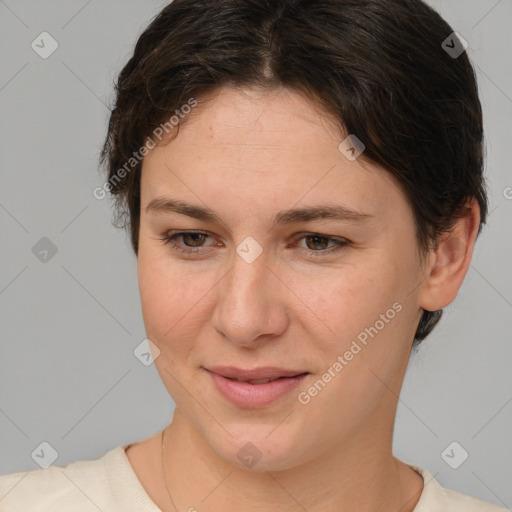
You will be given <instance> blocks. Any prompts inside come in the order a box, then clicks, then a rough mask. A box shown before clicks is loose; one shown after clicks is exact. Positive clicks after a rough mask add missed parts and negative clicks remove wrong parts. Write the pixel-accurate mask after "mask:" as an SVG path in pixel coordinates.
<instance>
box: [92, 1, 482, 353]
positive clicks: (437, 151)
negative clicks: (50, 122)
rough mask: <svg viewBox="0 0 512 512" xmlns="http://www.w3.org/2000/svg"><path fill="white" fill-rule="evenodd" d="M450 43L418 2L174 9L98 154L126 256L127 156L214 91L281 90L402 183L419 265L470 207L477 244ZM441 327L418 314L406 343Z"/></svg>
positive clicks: (478, 141)
mask: <svg viewBox="0 0 512 512" xmlns="http://www.w3.org/2000/svg"><path fill="white" fill-rule="evenodd" d="M452 32H453V30H452V28H451V27H450V26H449V25H448V24H447V23H446V22H445V21H444V20H443V19H442V18H441V17H440V16H439V14H438V13H437V12H436V11H434V10H433V9H432V8H430V7H429V6H427V5H426V4H425V3H423V2H422V1H421V0H174V1H173V2H172V3H170V4H169V5H167V6H166V7H165V8H164V9H163V10H162V11H161V12H160V13H159V14H158V15H157V16H156V17H155V19H154V20H153V21H152V22H151V24H150V25H149V26H148V27H147V28H146V30H145V31H144V32H143V33H142V35H141V36H140V37H139V39H138V41H137V44H136V46H135V50H134V53H133V56H132V57H131V58H130V59H129V61H128V62H127V64H126V65H125V66H124V68H123V69H122V71H121V73H120V74H119V77H118V80H117V83H116V84H115V92H116V98H115V105H114V108H113V110H112V113H111V117H110V121H109V126H108V134H107V137H106V140H105V143H104V146H103V149H102V153H101V163H102V164H104V165H105V164H106V170H107V174H108V181H107V183H108V191H109V192H110V193H111V194H112V197H113V198H114V199H115V203H116V222H117V223H119V220H121V221H122V224H121V225H120V226H118V227H124V228H127V227H129V229H130V233H131V243H132V247H133V250H134V251H135V254H138V235H139V221H140V171H141V162H140V161H138V160H137V161H134V160H133V155H134V154H135V153H136V152H138V151H139V150H140V148H141V146H143V145H144V144H145V143H146V141H147V140H149V139H148V137H151V135H152V134H153V133H154V130H155V128H156V127H158V126H159V125H161V124H162V123H165V122H168V120H169V117H170V116H171V115H173V113H174V112H175V111H176V110H179V109H180V108H181V107H182V105H185V104H187V102H189V101H190V98H198V99H201V97H205V96H206V95H207V94H208V93H211V92H215V91H216V90H218V89H219V88H220V87H222V86H225V85H231V86H235V87H258V88H262V89H266V90H272V89H273V88H276V87H280V86H284V87H287V88H290V89H292V90H294V91H296V92H300V93H303V94H305V95H307V96H308V97H309V98H312V99H313V100H314V101H316V102H317V103H318V105H319V106H323V107H324V108H325V110H326V111H327V112H329V113H330V114H331V115H332V116H333V117H334V119H336V120H337V121H338V122H339V124H340V127H342V129H344V131H345V132H346V133H350V134H355V135H356V136H357V137H358V138H359V139H360V140H361V141H363V143H364V144H365V146H366V148H365V151H364V153H363V156H364V158H367V159H368V160H370V161H372V162H374V163H376V164H378V165H380V166H382V167H384V168H385V169H386V170H387V171H388V172H390V173H392V174H393V175H394V176H395V177H396V178H397V179H398V181H399V182H400V184H401V186H402V187H403V190H404V193H405V195H406V197H407V200H408V202H409V204H410V206H411V209H412V212H413V215H414V221H415V225H416V233H417V241H418V247H419V249H420V252H421V254H422V255H424V254H426V251H428V250H429V249H431V248H432V247H435V245H436V243H437V241H438V240H439V236H440V235H442V234H443V233H445V232H447V231H449V230H450V229H451V228H452V227H453V224H454V222H455V221H456V220H457V218H458V216H459V215H460V214H461V213H462V212H463V209H464V205H465V203H466V201H467V200H468V199H470V198H476V199H477V201H478V204H479V206H480V214H481V220H480V226H479V231H478V233H480V231H481V229H482V225H483V224H484V223H485V220H486V217H487V209H488V205H487V196H486V184H485V181H484V177H483V128H482V112H481V105H480V101H479V98H478V90H477V83H476V78H475V73H474V70H473V68H472V66H471V63H470V61H469V59H468V56H467V54H466V53H465V52H463V53H462V54H461V55H459V56H457V57H456V58H455V57H454V56H453V55H450V54H449V53H448V52H447V51H446V50H445V48H443V47H442V43H443V41H445V40H446V39H447V38H448V37H449V36H450V34H452ZM451 44H452V45H453V44H454V43H453V42H452V43H451ZM180 117H182V116H180ZM185 119H186V117H185ZM182 122H183V121H181V120H180V123H182ZM176 132H177V130H176ZM152 138H154V136H153V137H152ZM130 159H132V160H131V166H132V168H130V169H128V168H127V166H126V164H127V162H128V161H130ZM123 166H124V167H123ZM123 168H124V170H125V172H120V170H121V169H123ZM127 169H128V171H127ZM120 176H121V177H120ZM441 315H442V310H438V311H425V310H424V311H423V314H422V318H421V320H420V322H419V325H418V328H417V331H416V334H415V344H417V343H419V342H420V341H421V340H423V339H424V338H425V337H426V336H427V335H428V334H429V333H430V332H431V330H432V329H433V328H434V326H435V325H436V324H437V322H438V321H439V320H440V318H441Z"/></svg>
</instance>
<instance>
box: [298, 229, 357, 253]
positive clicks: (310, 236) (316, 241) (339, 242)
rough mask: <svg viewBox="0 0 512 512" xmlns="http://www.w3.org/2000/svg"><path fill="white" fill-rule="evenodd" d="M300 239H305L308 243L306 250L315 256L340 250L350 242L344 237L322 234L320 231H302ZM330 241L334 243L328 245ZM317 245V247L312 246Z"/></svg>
mask: <svg viewBox="0 0 512 512" xmlns="http://www.w3.org/2000/svg"><path fill="white" fill-rule="evenodd" d="M298 240H304V241H305V243H306V251H307V252H308V253H309V254H311V255H312V256H315V257H316V256H323V255H326V254H332V253H334V252H337V251H340V250H341V249H343V248H344V247H345V246H346V245H348V244H349V242H348V240H345V239H343V238H335V237H332V236H327V235H322V234H320V233H302V234H301V236H300V237H299V238H298ZM329 242H331V243H332V244H333V245H331V246H330V247H327V246H328V244H329ZM315 246H316V247H317V249H311V248H310V247H315ZM318 247H319V249H318Z"/></svg>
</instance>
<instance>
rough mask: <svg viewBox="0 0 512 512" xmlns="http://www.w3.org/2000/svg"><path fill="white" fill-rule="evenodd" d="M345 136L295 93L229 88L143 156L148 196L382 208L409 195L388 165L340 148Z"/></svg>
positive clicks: (248, 204) (246, 204)
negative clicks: (355, 156) (349, 156)
mask: <svg viewBox="0 0 512 512" xmlns="http://www.w3.org/2000/svg"><path fill="white" fill-rule="evenodd" d="M346 136H347V134H345V133H343V130H342V128H340V126H339V125H338V124H337V123H336V120H335V119H333V118H332V117H330V116H329V115H328V114H327V113H326V112H325V111H323V110H321V109H320V108H319V106H318V105H317V104H315V103H314V102H312V101H311V100H309V99H308V98H306V97H304V96H303V95H301V94H298V93H296V92H293V91H290V90H287V89H280V90H278V91H272V92H270V93H263V92H261V91H256V90H252V89H251V90H250V89H244V90H238V89H233V88H223V89H221V90H219V91H217V92H216V94H215V95H214V96H213V97H211V98H208V100H207V101H205V102H204V103H201V102H200V103H199V105H198V106H197V107H195V109H194V110H193V111H192V112H191V113H190V115H189V117H188V118H187V119H186V120H185V122H184V123H183V125H181V126H180V127H179V132H178V134H177V135H176V136H175V138H174V139H173V140H171V142H170V143H169V144H166V145H160V146H157V147H156V148H155V149H153V150H152V151H151V152H150V154H148V155H147V156H146V157H145V159H144V162H143V172H142V196H143V200H144V201H145V204H146V206H147V204H148V203H149V201H151V200H153V199H155V197H157V196H162V195H164V196H165V195H169V194H172V196H173V197H176V196H177V195H178V196H180V197H183V198H184V199H185V198H186V199H193V200H194V202H195V203H197V202H198V201H197V200H198V198H199V199H201V200H202V201H203V202H205V203H207V204H208V205H209V206H212V202H213V203H214V206H216V207H220V208H222V206H226V207H227V206H228V205H232V206H233V207H234V208H235V212H236V211H238V212H239V213H241V212H242V211H244V210H246V209H247V210H249V209H250V210H252V211H254V209H257V208H263V209H266V210H268V209H269V208H272V209H275V210H276V211H277V210H280V209H281V207H283V206H291V205H293V204H295V203H298V202H301V203H304V204H306V203H308V204H309V203H311V202H315V201H322V202H329V203H333V204H334V203H336V202H339V203H341V204H344V205H345V206H348V207H349V208H350V207H351V208H352V209H354V210H359V211H361V210H362V211H367V212H369V213H379V210H382V209H383V208H384V207H385V204H384V203H386V204H388V205H389V204H390V201H389V200H390V199H391V200H393V196H396V197H395V198H394V199H395V204H396V200H402V201H403V200H404V198H403V195H402V192H401V190H400V188H399V186H398V184H397V182H396V181H395V179H394V178H393V177H392V176H391V175H390V174H389V173H387V171H385V170H384V169H381V168H379V167H378V166H376V165H372V164H371V163H369V162H367V161H363V159H362V158H358V159H356V160H355V161H350V160H349V159H347V158H346V156H344V154H343V153H342V152H340V150H339V144H340V142H342V141H343V140H344V139H345V138H346ZM391 204H393V201H391ZM216 209H217V208H216ZM380 213H382V211H380Z"/></svg>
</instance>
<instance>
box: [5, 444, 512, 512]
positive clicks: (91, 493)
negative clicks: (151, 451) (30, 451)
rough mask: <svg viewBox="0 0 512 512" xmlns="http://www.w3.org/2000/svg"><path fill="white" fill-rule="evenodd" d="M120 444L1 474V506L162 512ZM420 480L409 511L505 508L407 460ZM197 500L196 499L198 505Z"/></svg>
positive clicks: (26, 511) (11, 510)
mask: <svg viewBox="0 0 512 512" xmlns="http://www.w3.org/2000/svg"><path fill="white" fill-rule="evenodd" d="M127 446H128V444H123V445H120V446H118V447H116V448H114V449H112V450H110V451H109V452H107V453H105V454H104V455H102V456H101V457H98V458H96V459H90V460H82V461H77V462H72V463H70V464H68V465H67V466H66V467H65V468H62V467H59V466H50V467H48V468H46V469H42V468H41V469H33V470H29V471H21V472H18V473H10V474H8V475H4V476H0V512H98V511H99V510H100V511H103V512H161V510H160V509H159V508H158V507H157V506H156V505H155V503H154V502H153V501H152V500H151V498H150V497H149V496H148V494H147V493H146V491H145V489H144V487H142V484H141V483H140V481H139V479H138V478H137V475H136V474H135V472H134V470H133V468H132V465H131V463H130V461H129V459H128V457H127V455H126V453H125V451H124V450H125V448H126V447H127ZM410 467H411V468H412V469H414V470H415V471H416V472H417V473H419V474H420V475H421V476H422V477H423V480H424V482H425V484H424V488H423V492H422V494H421V497H420V499H419V501H418V504H417V505H416V508H415V509H414V512H506V509H503V508H500V507H497V506H496V505H491V504H490V503H486V502H484V501H481V500H478V499H476V498H473V497H471V496H468V495H466V494H462V493H460V492H457V491H452V490H448V489H444V488H443V487H441V485H440V484H439V483H438V482H437V481H436V480H435V479H434V478H433V476H432V475H431V474H430V472H429V471H427V470H426V469H422V468H419V467H417V466H412V465H411V466H410ZM199 505H200V504H197V506H198V510H200V506H199Z"/></svg>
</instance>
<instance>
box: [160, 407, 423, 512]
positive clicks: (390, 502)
mask: <svg viewBox="0 0 512 512" xmlns="http://www.w3.org/2000/svg"><path fill="white" fill-rule="evenodd" d="M381 420H382V417H381ZM391 423H392V422H391ZM368 424H369V425H375V424H376V422H371V421H369V422H368ZM378 429H380V430H381V431H380V432H379V433H378V434H377V433H376V432H373V435H372V431H375V430H378ZM387 430H389V431H388V435H387V436H383V435H382V425H378V424H377V427H376V426H372V427H370V428H369V429H366V430H359V431H358V432H357V434H356V435H354V436H352V437H351V438H350V440H349V441H348V442H347V443H345V444H343V445H339V446H333V447H331V448H330V449H329V451H328V453H321V454H318V456H317V457H316V458H315V459H313V460H310V461H308V462H307V463H304V464H301V465H298V466H294V467H292V468H290V469H286V470H280V471H256V470H253V469H245V468H240V467H239V466H235V465H232V464H231V463H230V462H229V461H227V460H226V459H224V458H222V457H220V456H219V455H218V454H217V453H216V452H214V451H213V450H212V448H211V447H210V446H209V444H208V443H207V442H206V440H205V439H204V438H203V436H202V435H201V433H200V432H198V431H197V430H196V429H195V428H194V427H193V425H191V424H190V423H189V422H188V420H187V419H186V418H185V416H183V415H182V414H181V412H180V411H179V410H178V409H176V410H175V413H174V417H173V420H172V422H171V424H170V425H169V427H167V429H166V431H165V455H164V456H165V471H166V480H167V482H168V485H169V490H170V493H171V495H172V499H173V501H174V505H175V507H176V509H177V510H186V511H189V510H190V511H194V510H196V511H200V512H209V511H210V510H211V511H214V510H219V509H221V510H224V511H226V512H230V511H235V510H239V509H242V510H251V511H253V510H254V511H258V512H270V511H272V512H273V511H275V510H282V511H289V512H296V511H297V512H298V511H303V510H308V512H317V511H318V512H319V511H322V512H324V511H326V510H336V511H337V512H348V511H349V510H350V511H353V510H358V511H359V512H366V511H368V512H369V511H374V510H376V509H378V510H381V511H396V510H401V512H410V511H412V510H413V509H414V507H415V505H416V503H417V501H418V499H419V496H420V493H421V490H422V487H423V481H422V479H421V477H420V476H419V475H417V474H416V473H414V471H413V470H412V469H411V468H409V467H408V466H406V465H405V464H404V463H402V462H400V461H398V460H397V459H396V458H394V457H393V455H392V453H391V448H390V447H391V439H388V438H389V437H390V436H392V424H391V425H390V428H388V429H387ZM376 439H379V440H380V441H381V442H380V443H376V442H375V440H376ZM168 510H173V507H172V504H171V502H170V500H169V506H168ZM173 512H174V511H173Z"/></svg>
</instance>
